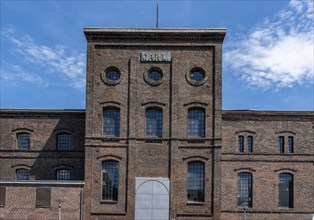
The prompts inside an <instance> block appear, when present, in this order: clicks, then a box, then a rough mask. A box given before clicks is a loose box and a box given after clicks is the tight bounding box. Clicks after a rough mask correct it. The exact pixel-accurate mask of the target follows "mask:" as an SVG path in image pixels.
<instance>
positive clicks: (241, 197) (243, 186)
mask: <svg viewBox="0 0 314 220" xmlns="http://www.w3.org/2000/svg"><path fill="white" fill-rule="evenodd" d="M238 206H243V207H252V174H251V173H246V172H243V173H239V174H238Z"/></svg>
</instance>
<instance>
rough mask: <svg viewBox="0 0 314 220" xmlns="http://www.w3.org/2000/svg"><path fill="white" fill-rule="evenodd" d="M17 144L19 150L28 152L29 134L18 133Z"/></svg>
mask: <svg viewBox="0 0 314 220" xmlns="http://www.w3.org/2000/svg"><path fill="white" fill-rule="evenodd" d="M17 143H18V149H19V150H29V149H30V145H31V135H30V134H29V133H18V134H17Z"/></svg>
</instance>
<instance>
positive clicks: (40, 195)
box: [36, 188, 51, 208]
mask: <svg viewBox="0 0 314 220" xmlns="http://www.w3.org/2000/svg"><path fill="white" fill-rule="evenodd" d="M50 202H51V189H50V188H37V189H36V207H42V208H49V207H50Z"/></svg>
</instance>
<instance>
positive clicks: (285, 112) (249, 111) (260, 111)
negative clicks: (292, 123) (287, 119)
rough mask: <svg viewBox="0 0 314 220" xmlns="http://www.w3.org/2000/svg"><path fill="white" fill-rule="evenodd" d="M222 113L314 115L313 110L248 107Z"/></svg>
mask: <svg viewBox="0 0 314 220" xmlns="http://www.w3.org/2000/svg"><path fill="white" fill-rule="evenodd" d="M222 114H223V115H243V114H246V115H265V116H283V115H288V116H294V115H297V116H300V115H306V116H313V117H314V111H276V110H249V109H247V110H246V109H243V110H222Z"/></svg>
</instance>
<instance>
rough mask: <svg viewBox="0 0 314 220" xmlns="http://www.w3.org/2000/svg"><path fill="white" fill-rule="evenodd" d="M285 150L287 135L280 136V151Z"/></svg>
mask: <svg viewBox="0 0 314 220" xmlns="http://www.w3.org/2000/svg"><path fill="white" fill-rule="evenodd" d="M284 152H285V137H284V136H279V153H282V154H283V153H284Z"/></svg>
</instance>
